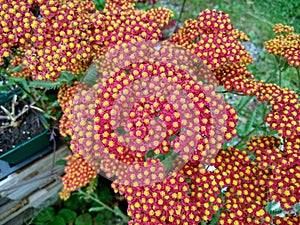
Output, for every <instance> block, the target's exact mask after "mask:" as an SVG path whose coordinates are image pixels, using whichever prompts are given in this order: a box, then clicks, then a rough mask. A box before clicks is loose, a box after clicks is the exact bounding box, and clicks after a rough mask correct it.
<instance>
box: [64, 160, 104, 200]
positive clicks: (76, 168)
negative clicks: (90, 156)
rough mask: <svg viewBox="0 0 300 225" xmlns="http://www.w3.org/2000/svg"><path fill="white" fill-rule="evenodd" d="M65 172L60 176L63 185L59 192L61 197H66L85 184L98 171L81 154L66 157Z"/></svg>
mask: <svg viewBox="0 0 300 225" xmlns="http://www.w3.org/2000/svg"><path fill="white" fill-rule="evenodd" d="M65 173H66V174H65V175H64V177H63V178H62V182H63V185H64V187H63V190H62V192H61V194H60V195H61V197H62V198H63V199H66V198H68V196H69V193H70V192H72V191H75V190H77V189H78V188H80V187H84V186H86V185H87V184H88V183H89V181H90V180H91V179H93V178H95V177H96V176H97V174H98V173H99V171H96V170H95V169H94V168H93V166H91V165H90V164H88V163H87V162H86V160H85V159H84V158H83V157H82V156H80V155H70V156H68V157H67V165H66V167H65Z"/></svg>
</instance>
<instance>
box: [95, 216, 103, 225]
mask: <svg viewBox="0 0 300 225" xmlns="http://www.w3.org/2000/svg"><path fill="white" fill-rule="evenodd" d="M95 222H96V225H103V224H105V217H104V214H103V213H98V214H97V216H96V218H95Z"/></svg>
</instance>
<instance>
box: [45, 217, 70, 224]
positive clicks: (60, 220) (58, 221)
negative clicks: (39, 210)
mask: <svg viewBox="0 0 300 225" xmlns="http://www.w3.org/2000/svg"><path fill="white" fill-rule="evenodd" d="M47 225H66V222H65V220H64V218H63V217H61V216H54V217H53V218H52V221H50V222H49V223H48V224H47Z"/></svg>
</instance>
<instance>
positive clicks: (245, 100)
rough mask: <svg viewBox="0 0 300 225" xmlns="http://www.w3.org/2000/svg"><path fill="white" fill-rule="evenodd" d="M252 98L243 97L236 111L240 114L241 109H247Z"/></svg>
mask: <svg viewBox="0 0 300 225" xmlns="http://www.w3.org/2000/svg"><path fill="white" fill-rule="evenodd" d="M251 98H252V96H243V97H242V98H241V99H240V101H239V103H238V104H237V106H236V111H237V112H239V111H240V110H241V108H243V107H245V106H246V105H247V102H248V101H250V99H251Z"/></svg>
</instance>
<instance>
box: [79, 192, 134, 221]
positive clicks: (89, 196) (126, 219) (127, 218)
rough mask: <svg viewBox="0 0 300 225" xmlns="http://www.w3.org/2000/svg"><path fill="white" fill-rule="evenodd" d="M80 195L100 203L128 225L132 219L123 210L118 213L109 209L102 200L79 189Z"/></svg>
mask: <svg viewBox="0 0 300 225" xmlns="http://www.w3.org/2000/svg"><path fill="white" fill-rule="evenodd" d="M78 192H79V194H82V195H84V196H85V197H86V198H89V199H91V200H93V201H94V202H96V203H98V204H99V205H101V206H102V207H103V208H105V209H107V210H108V211H110V212H112V213H114V214H115V215H116V216H120V217H121V218H122V220H123V221H124V222H125V223H127V222H128V221H129V220H130V218H129V217H128V216H126V215H125V214H124V213H123V212H122V211H121V210H119V211H120V212H118V213H116V211H115V210H113V209H112V208H111V207H109V206H108V205H106V204H105V203H104V202H102V201H101V200H100V199H98V198H95V197H93V196H92V195H89V194H87V193H85V192H84V191H82V190H81V189H78Z"/></svg>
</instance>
